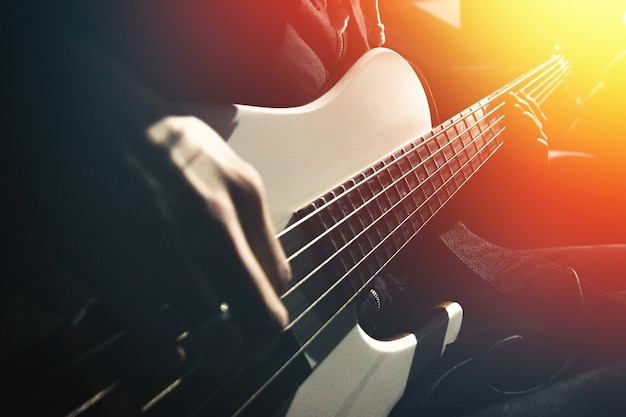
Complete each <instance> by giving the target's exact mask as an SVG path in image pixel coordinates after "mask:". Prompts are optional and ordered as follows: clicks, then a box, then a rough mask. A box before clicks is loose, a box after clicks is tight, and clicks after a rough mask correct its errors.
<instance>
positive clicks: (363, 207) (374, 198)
mask: <svg viewBox="0 0 626 417" xmlns="http://www.w3.org/2000/svg"><path fill="white" fill-rule="evenodd" d="M532 75H536V73H533V74H532ZM543 75H545V74H542V76H543ZM523 81H524V79H520V80H518V82H515V83H514V84H512V85H510V86H509V87H508V88H507V87H506V86H505V88H504V89H503V91H499V92H496V93H494V94H492V96H489V97H487V100H483V101H486V102H485V103H483V104H481V105H480V107H478V108H475V109H472V108H468V109H466V110H464V111H469V112H468V114H467V115H465V116H463V117H461V118H460V119H459V120H458V121H456V122H455V123H456V125H458V124H459V123H460V122H461V121H464V122H466V121H467V119H468V118H469V117H472V116H475V114H476V112H477V111H479V110H483V111H484V109H485V107H486V106H487V105H488V104H493V102H494V101H495V100H496V99H497V98H499V97H501V96H502V95H503V94H505V93H506V92H507V91H509V90H510V89H511V88H512V87H514V86H515V85H516V84H519V83H521V82H523ZM533 81H534V80H533ZM529 84H532V82H531V83H529ZM479 103H480V102H479ZM491 113H493V111H492V112H491ZM491 113H488V114H486V115H484V116H483V117H482V118H481V119H478V120H476V121H475V122H474V123H472V124H471V125H468V128H467V129H466V130H464V131H463V132H461V133H460V134H459V135H457V136H456V137H455V138H453V139H451V140H449V142H447V143H445V144H444V145H443V146H441V147H440V148H439V149H437V150H436V151H435V152H433V153H431V154H430V155H428V157H427V158H424V159H423V160H422V161H421V162H420V163H419V164H417V165H415V166H413V164H411V162H408V161H407V162H408V164H409V165H410V166H412V167H413V168H412V169H411V170H410V171H408V172H405V173H403V175H402V176H401V177H399V178H397V179H395V180H394V181H393V182H392V183H391V184H389V185H387V186H385V187H384V188H383V189H382V190H381V191H380V192H378V193H376V194H374V195H373V196H372V197H370V198H369V200H367V201H363V204H362V205H360V206H359V207H357V208H355V209H354V210H353V211H352V212H351V213H348V214H347V215H346V216H345V217H343V218H342V219H340V220H339V221H337V222H336V223H334V224H333V225H331V226H330V227H329V228H328V229H327V230H325V231H324V232H323V233H322V234H320V235H319V236H317V237H315V238H314V239H313V240H312V241H310V242H308V243H307V244H306V245H304V246H303V247H302V248H300V249H299V250H298V251H296V252H295V253H293V254H292V255H291V256H290V257H289V258H288V260H289V261H293V260H294V259H295V258H296V257H297V256H299V255H301V254H302V253H303V252H304V251H305V250H307V249H310V248H311V247H312V246H313V245H314V244H316V243H317V242H319V241H320V240H321V239H322V238H324V237H326V236H328V235H329V234H330V233H331V232H333V231H335V230H336V229H338V228H339V226H340V225H342V224H343V223H345V222H347V221H349V220H350V219H351V217H353V216H356V215H357V213H358V212H359V211H361V210H366V209H367V208H368V207H369V208H371V205H372V204H373V203H377V201H378V200H379V198H380V196H381V195H384V194H385V193H386V192H387V191H388V190H389V189H391V188H392V187H397V184H398V182H400V181H402V180H406V177H407V176H409V175H410V174H415V172H416V171H417V170H418V169H420V168H423V169H425V170H426V169H427V167H426V163H427V162H430V161H431V160H433V159H434V158H435V157H436V156H437V155H438V154H439V153H443V152H444V151H445V150H446V148H448V147H451V146H453V144H454V142H455V141H456V140H458V139H459V138H460V137H461V136H462V135H465V134H468V132H470V131H471V130H472V129H474V128H476V127H477V126H479V125H480V124H481V123H482V122H483V121H484V120H485V119H486V118H487V117H489V116H490V115H491ZM461 114H462V113H461ZM451 120H452V119H451ZM444 124H445V122H444ZM491 127H492V126H488V127H487V128H486V129H489V128H491ZM446 129H447V128H446ZM444 131H445V129H443V131H442V132H439V133H438V134H441V133H443V132H444ZM427 135H428V134H427ZM427 135H423V136H427ZM423 136H422V137H419V138H417V139H414V140H413V142H410V143H409V144H407V145H405V146H404V147H403V148H401V149H402V150H404V149H406V148H407V147H408V146H412V149H410V150H409V151H406V152H404V153H403V154H402V155H401V156H399V157H397V158H395V159H394V160H393V162H391V163H389V164H387V165H385V166H384V167H383V168H382V169H380V170H378V171H376V170H374V172H373V173H372V174H371V175H369V176H364V178H362V179H361V180H360V181H358V182H355V184H354V185H353V186H352V187H350V188H346V189H345V191H343V192H342V193H340V194H338V195H337V196H336V197H335V198H333V199H332V200H331V201H329V202H327V203H326V204H325V205H323V206H320V208H318V209H317V210H315V211H314V212H312V214H313V215H314V214H317V213H320V212H322V211H323V210H324V209H327V208H328V206H329V205H330V204H334V203H336V202H338V201H340V200H342V199H345V198H347V195H348V194H350V193H351V192H353V191H355V190H358V189H359V188H360V187H362V185H364V184H366V183H367V182H368V181H370V180H371V179H374V178H376V177H377V176H378V175H379V174H380V173H382V172H388V169H389V168H390V167H392V166H397V167H398V169H399V170H400V172H402V171H403V170H402V168H400V167H399V164H400V163H401V162H403V161H404V160H405V159H408V158H409V157H410V156H412V153H413V152H417V151H418V148H420V147H424V146H427V144H428V140H424V137H423ZM436 136H437V135H433V138H434V137H436ZM429 139H430V138H429ZM418 140H423V141H422V142H420V143H416V142H417V141H418ZM471 144H473V142H470V144H469V145H471ZM466 148H467V146H464V148H463V151H465V152H466V153H467V149H466ZM429 152H430V151H429ZM444 158H445V156H444ZM453 159H454V158H453ZM447 164H448V162H446V163H445V164H444V165H442V167H446V166H447ZM435 166H436V165H435ZM440 168H441V167H440ZM440 171H441V169H437V171H435V173H433V175H434V174H436V173H439V172H440ZM362 175H363V174H362ZM433 175H429V177H428V178H427V179H426V180H425V181H422V183H420V184H419V185H418V186H417V187H416V188H419V187H420V186H421V185H422V184H423V183H425V182H428V181H429V180H431V178H432V177H433ZM414 191H415V190H411V191H410V192H411V193H412V192H414ZM420 208H421V207H420ZM381 211H382V209H381ZM387 211H389V210H387ZM383 215H384V213H383ZM381 217H382V216H381ZM311 218H313V217H312V216H311ZM315 218H317V217H315ZM377 220H378V219H377ZM366 230H367V228H366ZM362 235H363V231H362V232H361V233H359V234H358V235H357V236H355V238H354V239H352V240H351V241H350V242H348V244H351V243H353V242H354V240H355V239H356V238H359V237H361V236H362ZM329 260H330V259H329ZM322 266H323V265H320V266H319V267H322ZM319 267H318V268H316V270H314V271H312V273H314V272H316V271H317V270H318V269H319ZM312 273H311V274H308V275H307V276H305V277H303V278H302V279H301V280H300V281H298V282H297V283H295V284H294V285H293V286H292V287H291V288H289V289H288V290H287V291H286V292H285V293H284V294H283V295H282V297H283V298H284V297H286V296H288V295H289V294H290V293H291V292H293V291H294V290H295V289H296V288H297V287H299V286H300V285H302V284H303V283H304V282H305V281H306V280H307V279H308V277H309V276H310V275H312Z"/></svg>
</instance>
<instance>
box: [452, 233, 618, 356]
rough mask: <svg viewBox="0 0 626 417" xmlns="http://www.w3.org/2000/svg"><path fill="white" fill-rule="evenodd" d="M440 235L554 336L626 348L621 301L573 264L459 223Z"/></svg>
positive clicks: (600, 349) (614, 351) (588, 347)
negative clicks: (506, 244)
mask: <svg viewBox="0 0 626 417" xmlns="http://www.w3.org/2000/svg"><path fill="white" fill-rule="evenodd" d="M440 239H441V241H442V242H443V244H444V245H445V246H446V247H447V248H448V249H450V251H451V252H452V253H453V255H454V256H455V257H456V258H458V260H459V261H461V262H462V263H463V264H465V265H466V266H467V267H468V268H470V269H471V270H472V271H473V272H474V273H475V274H477V275H478V276H480V277H481V278H482V280H483V281H484V283H486V284H488V285H489V286H491V287H492V288H494V289H495V290H496V293H499V294H502V295H503V296H505V297H507V298H508V299H509V300H510V302H511V303H513V304H516V305H517V307H519V308H521V309H522V310H523V311H524V312H525V313H526V314H528V315H530V316H531V317H533V318H535V319H536V320H537V321H538V322H539V323H541V325H543V326H544V327H545V328H546V330H547V331H548V332H549V333H550V334H552V335H554V336H555V337H556V338H558V339H560V340H561V341H565V342H567V343H568V344H570V346H572V347H574V348H576V349H579V350H581V351H585V352H588V353H591V354H602V355H608V356H610V357H613V356H615V357H622V356H623V354H624V352H626V337H625V336H624V329H626V305H625V304H623V303H621V302H620V301H618V300H617V299H615V298H613V297H612V296H611V295H610V294H608V293H606V292H604V291H602V290H601V289H599V288H597V287H596V286H594V285H593V284H591V283H589V282H587V281H585V280H584V277H579V276H578V274H577V273H576V271H575V270H574V269H572V268H564V267H561V266H559V265H557V264H555V263H553V262H550V261H548V260H546V259H544V258H541V257H538V256H534V255H532V254H528V253H522V252H518V251H512V250H508V249H505V248H502V247H500V246H497V245H494V244H492V243H490V242H487V241H485V240H483V239H482V238H480V237H479V236H477V235H475V234H474V233H472V232H471V231H470V230H469V229H468V228H467V227H466V226H465V225H463V224H462V223H457V224H456V225H454V226H453V227H452V228H450V229H449V230H448V231H446V232H444V233H443V234H441V235H440Z"/></svg>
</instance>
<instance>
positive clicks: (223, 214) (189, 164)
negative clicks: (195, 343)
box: [147, 117, 290, 360]
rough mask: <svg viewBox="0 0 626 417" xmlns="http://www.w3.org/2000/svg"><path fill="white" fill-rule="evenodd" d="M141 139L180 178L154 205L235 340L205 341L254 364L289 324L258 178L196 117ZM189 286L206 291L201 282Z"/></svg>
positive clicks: (172, 120) (281, 259) (163, 124)
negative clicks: (222, 306)
mask: <svg viewBox="0 0 626 417" xmlns="http://www.w3.org/2000/svg"><path fill="white" fill-rule="evenodd" d="M147 134H148V138H149V140H150V141H151V143H153V144H156V145H157V147H158V148H159V149H160V151H161V153H163V152H162V151H165V155H167V156H168V157H169V164H170V165H171V166H170V168H174V169H173V170H172V172H174V175H173V177H178V180H177V181H178V182H177V181H174V182H169V184H171V185H166V186H167V187H169V188H171V189H166V190H165V191H166V194H168V195H169V196H166V197H168V198H163V199H162V201H161V202H160V204H161V205H162V206H163V209H162V210H164V211H165V212H166V213H165V215H166V216H171V217H172V218H173V224H174V227H176V228H178V229H179V230H177V232H178V236H179V238H180V239H179V240H180V242H182V243H181V244H182V246H183V247H184V248H183V249H184V250H186V251H188V252H189V253H190V254H192V257H194V258H198V259H194V260H193V261H195V262H196V263H197V264H198V268H199V269H200V270H201V271H202V274H201V275H203V276H202V277H201V278H200V279H201V280H202V279H205V277H208V278H207V279H208V280H210V285H211V286H212V287H213V288H215V290H216V293H217V297H218V300H217V301H218V302H226V303H227V305H228V307H229V315H230V318H231V320H232V324H233V327H232V329H231V330H233V331H231V332H230V334H231V336H233V335H234V339H233V340H229V341H223V340H221V341H216V340H211V341H208V342H206V343H208V344H216V342H225V344H226V346H225V349H229V353H230V354H231V355H237V356H240V358H239V359H241V357H243V358H244V359H253V358H254V357H255V356H257V355H259V354H261V353H262V352H263V351H264V350H265V349H266V348H267V347H268V346H269V344H271V342H272V341H273V340H274V339H275V337H276V336H277V335H278V333H279V332H280V331H281V330H282V329H283V328H284V326H285V325H286V324H287V321H288V315H287V312H286V310H285V308H284V306H283V304H282V303H281V301H280V299H279V298H278V296H277V293H278V292H279V291H280V290H281V289H282V288H283V287H284V286H285V284H286V283H287V282H288V281H289V279H290V268H289V265H288V264H287V261H286V259H285V255H284V253H283V251H282V248H281V246H280V244H279V243H278V241H277V240H276V239H275V235H274V231H273V230H272V226H271V223H270V219H269V214H268V210H267V207H266V202H265V198H264V192H263V185H262V182H261V179H260V176H259V175H258V173H257V172H256V171H255V170H254V168H253V167H252V166H250V165H249V164H248V163H246V162H245V161H243V160H241V159H240V158H239V157H238V156H237V155H236V154H235V153H234V151H233V150H232V149H231V148H230V147H229V146H228V145H227V144H226V142H225V141H224V140H223V139H222V138H221V137H220V136H219V135H218V134H217V133H216V132H215V131H214V130H213V129H211V128H210V127H209V126H208V125H207V124H205V123H204V122H202V121H200V120H199V119H196V118H193V117H166V118H164V119H162V120H160V121H159V122H157V123H155V124H153V125H152V126H150V127H149V128H148V130H147ZM176 174H179V175H176ZM168 181H169V179H168ZM168 181H165V182H164V184H168ZM181 205H184V206H185V207H184V208H183V209H182V211H181V208H180V206H181ZM177 211H178V212H179V213H184V214H183V215H182V216H179V215H178V214H177V213H176V212H177ZM177 217H184V218H182V219H177ZM194 285H195V286H196V288H197V290H198V291H200V292H202V291H204V290H205V288H204V286H203V285H202V282H196V283H195V284H194ZM206 295H207V300H209V299H210V298H211V297H212V296H213V295H212V294H210V291H207V294H206ZM221 337H223V336H214V337H213V338H214V339H215V338H221ZM229 344H232V345H229ZM209 347H210V346H209ZM217 360H220V359H219V358H218V359H217Z"/></svg>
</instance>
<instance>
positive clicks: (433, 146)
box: [426, 137, 439, 156]
mask: <svg viewBox="0 0 626 417" xmlns="http://www.w3.org/2000/svg"><path fill="white" fill-rule="evenodd" d="M426 147H427V148H428V150H429V151H430V152H429V156H430V155H432V154H434V153H435V152H437V151H438V150H439V143H438V142H437V137H435V138H434V139H431V140H429V141H428V142H426Z"/></svg>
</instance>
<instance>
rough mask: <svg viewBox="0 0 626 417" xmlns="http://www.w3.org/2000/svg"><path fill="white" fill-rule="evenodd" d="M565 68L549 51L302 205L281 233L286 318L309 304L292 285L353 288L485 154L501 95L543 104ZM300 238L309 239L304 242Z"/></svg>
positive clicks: (501, 126)
mask: <svg viewBox="0 0 626 417" xmlns="http://www.w3.org/2000/svg"><path fill="white" fill-rule="evenodd" d="M567 72H568V65H567V62H566V61H565V59H564V58H563V57H561V56H554V57H552V58H551V59H550V60H548V61H547V62H545V63H544V64H542V65H540V66H538V67H537V68H535V69H533V70H531V71H529V72H528V73H526V74H524V75H522V76H521V77H519V78H518V79H517V80H515V81H513V82H511V83H509V84H507V85H506V86H504V87H502V88H501V89H499V90H497V91H496V92H494V93H492V94H491V95H489V96H487V97H485V98H484V99H482V100H480V101H479V102H477V103H475V104H474V105H472V106H470V107H468V108H467V109H465V110H463V111H462V112H460V113H459V114H457V115H455V116H453V117H452V118H450V119H449V120H447V121H445V122H444V123H442V124H441V125H439V126H437V127H435V128H433V129H431V130H430V131H428V132H426V133H424V134H422V135H420V136H419V137H416V138H414V139H412V140H410V141H409V142H408V143H406V145H404V146H402V147H400V148H399V149H397V150H396V151H394V152H392V153H391V154H389V155H387V156H386V157H384V158H383V159H381V160H379V161H378V162H376V163H375V164H373V165H371V166H369V167H368V168H367V169H365V170H363V171H362V172H360V173H359V174H358V175H356V176H354V177H352V178H350V179H349V180H348V181H345V182H344V183H342V184H341V185H340V186H338V187H336V188H334V189H333V190H331V191H330V192H328V193H326V194H325V195H323V196H322V197H320V198H318V199H317V200H315V201H314V202H313V203H311V204H310V205H308V206H307V207H305V208H303V209H302V210H300V212H299V213H298V217H299V220H298V221H297V222H295V223H293V224H292V225H291V226H290V227H288V228H286V229H285V230H284V231H283V232H282V233H281V234H280V235H279V238H280V239H281V242H282V243H283V246H284V247H285V249H286V252H287V255H288V257H289V260H290V262H291V264H292V268H293V269H294V272H295V274H296V282H295V284H294V285H293V286H292V287H291V288H290V289H289V290H288V291H287V292H286V293H285V294H283V301H284V302H285V303H286V305H287V306H288V307H291V310H290V312H291V314H292V317H295V319H294V320H293V322H292V324H293V323H295V322H297V321H298V319H299V317H300V316H301V315H302V314H303V313H304V312H305V310H306V309H308V308H310V306H305V305H302V304H301V303H298V302H295V303H292V302H291V294H292V293H293V292H294V290H295V289H297V288H298V287H300V286H305V285H308V282H309V281H310V280H311V278H312V277H313V276H315V275H317V274H323V275H325V274H326V273H329V272H330V273H331V275H332V276H335V277H336V276H339V277H340V279H339V280H337V281H336V282H334V283H332V284H331V289H333V288H334V287H336V286H340V285H346V286H347V287H348V288H347V289H348V291H350V292H351V293H353V294H356V293H358V292H359V291H360V290H361V289H363V288H364V287H365V286H366V285H367V284H368V283H369V282H370V281H371V279H372V277H374V276H375V275H376V274H377V273H378V272H380V270H381V269H382V268H383V267H384V266H385V265H387V263H389V261H390V260H391V259H392V258H393V257H394V256H395V255H396V254H397V253H399V252H400V250H401V249H402V248H403V247H404V246H406V244H407V243H408V242H409V241H410V240H411V239H412V238H413V237H414V236H415V235H416V234H418V233H419V232H420V231H421V230H422V229H423V228H424V227H425V226H426V224H427V223H428V222H429V221H430V220H431V219H432V218H434V217H435V215H436V214H437V213H438V212H439V211H440V210H441V209H442V208H443V206H444V205H445V204H446V203H447V202H448V201H449V200H450V199H451V198H452V197H453V196H454V195H455V194H456V193H457V192H458V191H459V190H460V189H461V187H463V185H465V184H466V183H467V182H468V181H469V179H470V178H472V176H473V175H474V174H475V173H476V172H477V171H478V170H479V169H480V168H481V167H482V166H483V165H484V164H485V162H486V161H487V160H489V159H490V158H491V156H492V155H493V154H494V153H495V152H496V151H497V150H498V149H499V147H500V146H501V145H502V143H503V132H504V131H505V130H506V123H505V122H506V120H505V115H504V112H503V106H504V100H505V96H506V94H507V93H509V92H519V91H522V92H524V93H526V94H528V95H529V96H531V97H533V98H535V100H536V101H537V102H538V103H542V102H543V101H544V100H545V99H546V98H547V97H548V96H549V95H550V94H551V93H552V92H553V91H554V90H555V89H556V88H557V87H558V86H559V85H560V84H561V82H562V81H563V80H564V78H565V77H566V75H567ZM302 236H310V237H311V238H310V239H308V240H306V239H305V242H304V243H303V239H302ZM311 252H314V253H315V256H310V255H311ZM311 258H314V259H321V262H319V263H317V264H311V262H310V259H311ZM305 259H306V262H302V260H305ZM343 281H346V282H345V283H343ZM323 288H324V290H325V291H329V289H328V288H326V287H323ZM317 295H319V296H323V295H324V294H317Z"/></svg>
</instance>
